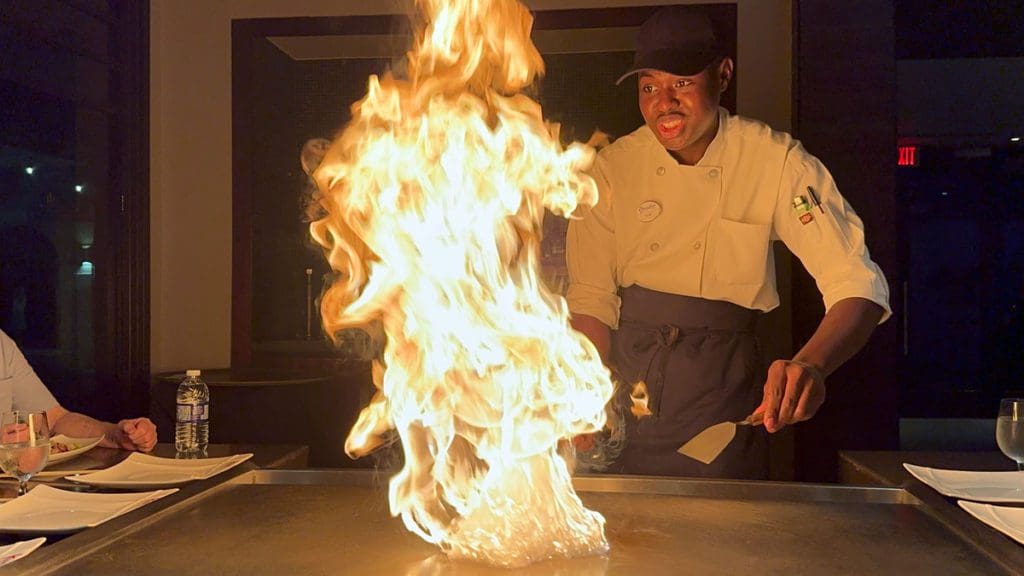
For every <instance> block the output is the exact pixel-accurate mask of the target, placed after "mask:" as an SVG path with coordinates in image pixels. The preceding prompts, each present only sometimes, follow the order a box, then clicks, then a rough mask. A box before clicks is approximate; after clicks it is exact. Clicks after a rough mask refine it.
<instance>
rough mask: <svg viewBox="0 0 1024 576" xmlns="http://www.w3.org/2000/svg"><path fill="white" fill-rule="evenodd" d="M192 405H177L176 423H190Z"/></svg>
mask: <svg viewBox="0 0 1024 576" xmlns="http://www.w3.org/2000/svg"><path fill="white" fill-rule="evenodd" d="M193 407H194V406H193V405H192V404H178V422H191V421H192V408H193Z"/></svg>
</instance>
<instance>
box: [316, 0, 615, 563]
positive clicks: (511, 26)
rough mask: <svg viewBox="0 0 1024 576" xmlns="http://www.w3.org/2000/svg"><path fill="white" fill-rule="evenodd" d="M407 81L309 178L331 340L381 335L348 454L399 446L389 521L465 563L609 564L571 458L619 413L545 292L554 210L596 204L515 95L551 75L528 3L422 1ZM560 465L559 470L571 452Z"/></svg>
mask: <svg viewBox="0 0 1024 576" xmlns="http://www.w3.org/2000/svg"><path fill="white" fill-rule="evenodd" d="M417 7H418V10H419V23H420V26H419V29H418V31H417V34H416V38H415V44H414V47H413V49H412V50H411V51H410V52H409V53H408V55H407V62H406V65H407V77H406V78H397V77H395V76H394V75H392V74H391V73H386V74H384V75H383V77H381V78H378V77H376V76H372V77H371V78H370V79H369V86H368V93H367V95H366V96H365V97H364V98H363V99H362V100H361V101H359V102H358V103H356V104H355V105H354V106H353V108H352V112H353V118H352V121H351V123H350V124H349V125H348V126H347V127H346V128H345V130H344V131H343V132H342V134H341V135H340V137H339V138H338V139H337V140H336V141H335V142H334V143H333V145H332V147H331V148H330V150H329V151H328V152H327V154H326V156H325V158H324V160H323V163H322V164H321V165H320V167H319V168H318V170H317V171H316V172H315V174H314V177H315V179H316V181H317V185H318V188H319V190H320V197H319V203H320V208H321V209H322V210H323V217H322V218H321V219H319V220H318V221H316V222H314V223H313V224H312V225H311V228H310V229H311V233H312V235H313V237H314V238H315V239H316V240H317V241H318V242H319V243H320V244H321V245H323V246H324V247H325V249H326V252H327V254H328V258H329V260H330V262H331V265H332V267H333V268H334V269H335V270H336V271H337V273H338V279H337V280H336V281H335V282H334V284H333V285H332V286H331V287H330V288H329V290H328V291H327V292H326V293H325V294H324V297H323V299H322V309H323V317H324V323H325V327H326V328H327V330H328V332H329V333H331V334H334V333H336V332H337V331H338V330H340V329H342V328H346V327H351V326H366V325H368V324H374V325H376V326H379V327H380V328H383V331H384V334H385V346H384V349H383V359H382V361H381V362H379V363H377V364H376V365H375V367H374V368H375V370H374V383H375V384H376V385H377V387H378V392H377V394H376V395H375V397H374V398H373V400H372V401H371V403H370V405H369V406H368V407H366V408H365V409H364V410H363V411H362V413H361V414H360V417H359V420H358V422H357V423H356V425H355V427H354V428H353V430H352V432H351V434H350V435H349V437H348V439H347V441H346V444H345V449H346V451H347V452H348V453H349V454H350V455H354V456H358V455H362V454H365V453H367V452H369V451H371V450H373V449H374V448H376V447H377V446H379V445H380V444H381V443H383V442H385V441H386V438H387V437H388V435H389V434H391V431H393V430H394V431H397V433H398V435H399V436H400V438H401V442H402V448H403V452H404V457H405V459H404V467H403V469H402V470H401V471H400V472H399V473H398V474H397V475H396V476H395V477H394V478H392V479H391V484H390V504H391V512H392V513H393V514H395V515H399V514H400V515H401V516H402V519H403V521H404V522H405V525H406V526H407V527H408V528H409V529H410V530H411V531H413V532H415V533H416V534H418V535H419V536H421V537H422V538H424V539H425V540H427V541H429V542H431V543H435V544H438V545H439V546H441V548H442V549H443V550H444V551H445V552H446V553H447V554H448V555H449V556H453V557H465V558H474V559H479V560H483V561H486V562H490V563H494V564H499V565H504V566H519V565H523V564H526V563H530V562H534V561H538V560H543V559H546V558H554V557H571V556H578V555H584V554H592V553H600V552H604V551H606V550H607V542H606V540H605V537H604V530H603V528H604V518H603V517H602V516H601V515H600V514H598V513H596V512H593V511H590V510H587V509H586V508H584V506H583V505H582V503H581V502H580V500H579V498H578V497H577V495H576V494H575V492H574V491H573V489H572V482H571V471H570V464H569V463H568V462H567V460H566V458H565V457H563V456H562V455H561V454H562V453H563V452H564V451H565V450H566V447H567V445H568V444H567V441H566V440H567V439H568V438H571V437H573V436H575V435H578V434H584V433H590V432H596V431H598V430H600V429H601V428H602V426H603V425H604V422H605V411H604V407H605V404H606V402H607V401H608V400H609V398H610V397H611V394H612V384H611V380H610V377H609V374H608V371H607V370H606V369H605V368H604V366H603V365H602V364H601V361H600V359H599V357H598V354H597V351H596V350H595V348H594V347H593V346H592V345H591V344H590V342H589V341H588V340H587V339H586V338H585V337H583V336H582V335H580V334H579V333H577V332H574V331H572V330H571V329H570V327H569V322H568V309H567V307H566V304H565V301H564V300H563V299H562V298H561V297H560V296H558V295H555V294H553V293H552V292H551V291H549V290H548V289H547V288H546V286H545V285H544V283H543V282H542V281H541V280H540V275H539V272H540V261H539V245H540V233H541V224H542V220H543V217H544V208H545V207H546V208H548V209H550V210H551V211H552V212H553V213H555V214H557V215H559V216H563V217H567V216H568V215H570V214H571V213H572V212H573V211H574V210H575V209H576V207H577V205H578V204H580V203H588V204H593V203H594V202H596V200H597V188H596V186H595V184H594V182H593V180H592V179H590V178H589V177H588V176H587V175H585V174H584V173H583V172H582V171H583V170H585V169H586V168H587V167H589V165H590V163H591V162H592V160H593V154H594V152H593V149H592V148H590V147H588V146H585V145H582V144H573V145H571V146H569V147H568V148H563V147H562V146H561V145H560V144H559V142H558V138H557V134H552V132H553V130H550V129H549V127H548V126H547V125H546V124H545V122H544V121H543V119H542V117H541V110H540V106H539V105H538V104H537V103H536V102H534V101H532V100H530V99H529V98H528V97H526V96H525V95H523V94H519V93H518V92H519V91H520V90H522V89H523V88H525V87H527V86H529V85H530V84H531V83H532V82H533V81H534V80H535V78H536V76H537V75H538V74H539V73H542V72H543V61H542V60H541V57H540V54H539V53H538V52H537V50H536V48H535V47H534V46H533V44H532V43H531V41H530V28H531V26H532V23H533V19H532V17H531V16H530V14H529V12H528V11H527V10H526V9H525V8H524V7H523V6H522V5H520V4H519V3H518V2H516V1H515V0H449V1H443V0H420V1H418V2H417ZM560 450H561V451H562V452H560Z"/></svg>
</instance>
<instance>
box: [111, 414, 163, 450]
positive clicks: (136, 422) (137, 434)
mask: <svg viewBox="0 0 1024 576" xmlns="http://www.w3.org/2000/svg"><path fill="white" fill-rule="evenodd" d="M114 441H115V442H116V443H117V445H118V447H119V448H123V449H125V450H138V451H140V452H149V451H150V450H152V449H153V447H154V446H156V425H155V424H153V422H152V421H151V420H150V419H149V418H132V419H129V420H121V421H120V422H118V423H117V438H114Z"/></svg>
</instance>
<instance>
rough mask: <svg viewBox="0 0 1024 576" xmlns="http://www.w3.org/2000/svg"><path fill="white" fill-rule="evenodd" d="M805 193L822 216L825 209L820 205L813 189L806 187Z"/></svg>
mask: <svg viewBox="0 0 1024 576" xmlns="http://www.w3.org/2000/svg"><path fill="white" fill-rule="evenodd" d="M807 193H808V194H810V195H811V200H814V203H815V204H817V205H818V210H821V213H822V214H824V213H825V208H824V207H823V206H822V205H821V200H818V195H817V194H815V193H814V188H811V187H810V186H808V187H807Z"/></svg>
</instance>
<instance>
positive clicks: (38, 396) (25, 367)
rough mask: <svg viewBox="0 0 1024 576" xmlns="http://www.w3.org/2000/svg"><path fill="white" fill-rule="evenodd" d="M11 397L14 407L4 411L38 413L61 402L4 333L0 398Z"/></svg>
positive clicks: (0, 333)
mask: <svg viewBox="0 0 1024 576" xmlns="http://www.w3.org/2000/svg"><path fill="white" fill-rule="evenodd" d="M8 394H9V398H10V406H6V405H3V406H0V409H3V410H28V411H33V412H35V411H42V410H49V409H51V408H53V407H55V406H57V399H56V398H54V397H53V394H51V393H50V391H49V390H48V389H47V388H46V386H45V385H44V384H43V382H42V380H40V379H39V376H37V375H36V373H35V370H33V369H32V366H30V365H29V363H28V360H26V359H25V355H24V354H22V353H21V350H19V349H18V346H17V344H15V343H14V340H11V338H10V337H9V336H8V335H7V334H5V333H4V332H3V331H2V330H0V396H7V395H8ZM4 404H6V402H4Z"/></svg>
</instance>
